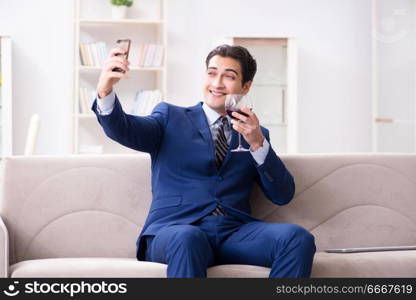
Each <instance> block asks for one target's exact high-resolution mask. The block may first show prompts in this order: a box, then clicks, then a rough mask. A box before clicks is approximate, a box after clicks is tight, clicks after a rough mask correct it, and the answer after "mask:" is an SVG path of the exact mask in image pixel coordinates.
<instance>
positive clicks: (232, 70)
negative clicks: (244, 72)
mask: <svg viewBox="0 0 416 300" xmlns="http://www.w3.org/2000/svg"><path fill="white" fill-rule="evenodd" d="M225 71H228V72H234V73H235V75H237V76H238V73H237V71H236V70H234V69H225Z"/></svg>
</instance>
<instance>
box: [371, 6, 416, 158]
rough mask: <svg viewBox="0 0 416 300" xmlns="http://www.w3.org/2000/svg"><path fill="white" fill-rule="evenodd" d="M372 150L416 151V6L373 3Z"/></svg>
mask: <svg viewBox="0 0 416 300" xmlns="http://www.w3.org/2000/svg"><path fill="white" fill-rule="evenodd" d="M372 4H373V17H372V20H373V24H372V26H373V28H372V34H373V37H372V57H373V61H372V78H373V82H372V94H373V151H375V152H404V153H414V152H416V72H415V71H416V61H415V53H416V47H415V45H416V31H415V26H414V25H415V16H416V4H415V3H414V1H408V0H397V1H390V0H373V1H372Z"/></svg>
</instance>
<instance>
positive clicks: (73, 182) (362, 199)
mask: <svg viewBox="0 0 416 300" xmlns="http://www.w3.org/2000/svg"><path fill="white" fill-rule="evenodd" d="M282 159H283V160H284V162H285V164H286V166H287V167H288V169H289V170H290V171H291V173H292V174H293V175H294V177H295V182H296V194H295V197H294V199H293V200H292V202H291V203H289V204H288V205H286V206H276V205H274V204H273V203H271V202H270V201H268V200H267V199H266V198H265V197H264V195H263V193H262V192H261V190H260V189H259V188H258V187H256V188H255V189H254V191H253V195H252V198H251V202H252V212H253V215H255V216H256V217H258V218H261V219H264V220H266V221H270V222H288V223H296V224H299V225H301V226H303V227H305V228H306V229H308V230H310V231H311V232H312V233H313V234H314V235H315V238H316V244H317V248H318V250H322V249H325V248H332V247H360V246H377V245H408V244H416V224H415V223H416V155H387V154H377V155H364V154H355V155H342V154H340V155H288V156H282ZM150 180H151V178H150V157H149V156H148V155H145V154H135V155H100V156H91V155H88V156H83V155H82V156H49V157H48V156H35V157H17V156H16V157H9V158H6V159H5V160H4V161H3V186H2V201H1V202H0V214H1V216H2V217H3V219H4V222H5V224H6V226H7V228H8V230H9V237H10V263H11V264H13V263H16V262H19V261H22V260H27V259H39V258H54V257H135V241H136V238H137V236H138V234H139V232H140V231H141V229H142V226H143V224H144V222H145V219H146V216H147V212H148V209H149V207H150V202H151V185H150Z"/></svg>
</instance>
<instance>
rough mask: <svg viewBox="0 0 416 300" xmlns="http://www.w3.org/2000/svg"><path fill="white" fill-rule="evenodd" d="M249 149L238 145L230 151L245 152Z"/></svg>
mask: <svg viewBox="0 0 416 300" xmlns="http://www.w3.org/2000/svg"><path fill="white" fill-rule="evenodd" d="M247 151H250V149H247V148H244V147H243V146H238V147H237V148H235V149H233V150H231V152H247Z"/></svg>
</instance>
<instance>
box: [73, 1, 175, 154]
mask: <svg viewBox="0 0 416 300" xmlns="http://www.w3.org/2000/svg"><path fill="white" fill-rule="evenodd" d="M101 1H102V0H94V1H90V2H89V1H84V0H75V1H74V2H75V14H74V19H73V25H74V28H75V31H74V33H75V47H74V57H75V59H74V63H73V70H74V90H73V111H72V114H71V119H72V120H73V139H72V145H73V147H72V148H73V153H82V152H86V153H101V154H114V153H130V152H132V153H137V151H133V150H131V149H128V148H126V147H124V146H122V145H120V144H119V143H116V142H114V141H112V140H111V139H109V138H108V137H107V136H106V135H105V133H104V131H103V129H102V128H101V126H100V124H99V123H98V122H97V117H96V115H95V114H94V113H92V111H91V110H90V107H91V106H90V101H89V100H92V99H91V97H93V96H91V95H92V93H93V89H94V87H95V85H96V83H97V80H98V76H99V74H100V73H101V72H102V68H103V67H102V64H103V61H104V60H105V58H104V57H108V54H107V55H104V53H101V52H99V51H102V50H103V49H99V48H98V47H97V46H96V45H93V46H92V47H91V48H89V50H90V51H94V52H95V51H96V50H97V52H99V53H100V55H95V58H97V56H98V57H99V59H98V60H94V59H92V60H89V61H91V62H92V61H94V64H92V63H91V64H90V65H81V61H82V60H81V59H80V45H81V43H85V44H89V43H91V44H95V43H99V42H100V43H105V44H106V45H111V44H110V43H113V42H114V41H115V40H117V39H118V38H119V37H120V36H129V37H130V38H131V39H132V41H133V42H134V44H135V46H134V49H133V48H132V49H133V51H132V52H131V53H130V54H131V55H130V56H129V59H130V61H131V62H133V63H132V64H131V65H130V66H129V68H130V70H129V72H128V73H129V74H130V75H131V76H132V77H133V76H134V77H137V76H139V77H140V80H138V81H135V80H134V81H133V80H125V81H122V82H121V83H120V84H118V85H117V93H118V94H119V95H121V96H122V97H123V99H125V101H123V102H122V105H123V109H125V111H131V109H130V106H131V104H132V102H133V97H132V96H131V94H132V93H133V91H139V90H160V91H161V93H162V95H165V94H166V86H167V84H166V76H167V72H166V70H167V69H166V51H167V49H166V45H167V35H166V28H165V25H166V20H165V17H164V16H165V14H164V7H165V0H158V1H154V0H145V2H147V3H146V4H144V5H145V6H146V7H145V8H142V9H140V11H130V12H129V15H130V16H131V18H124V19H111V16H110V15H109V11H108V5H107V6H106V5H103V4H100V2H101ZM106 1H108V0H106ZM132 12H135V13H132ZM140 44H143V45H145V44H156V45H162V46H163V53H162V55H163V59H162V60H161V61H162V62H163V63H162V64H160V65H159V64H157V63H154V64H150V63H146V65H147V66H149V65H151V66H152V67H142V66H143V64H144V63H140V64H139V58H140V57H141V56H139V54H140V53H139V51H138V50H139V49H138V47H136V45H140ZM94 47H95V48H94ZM98 50H99V51H98ZM143 50H144V49H143ZM155 50H156V49H155ZM105 51H106V52H107V53H108V49H106V50H105ZM85 52H86V51H85ZM92 54H93V55H94V53H92ZM149 58H150V57H149ZM158 58H159V56H158ZM158 62H159V60H158Z"/></svg>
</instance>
